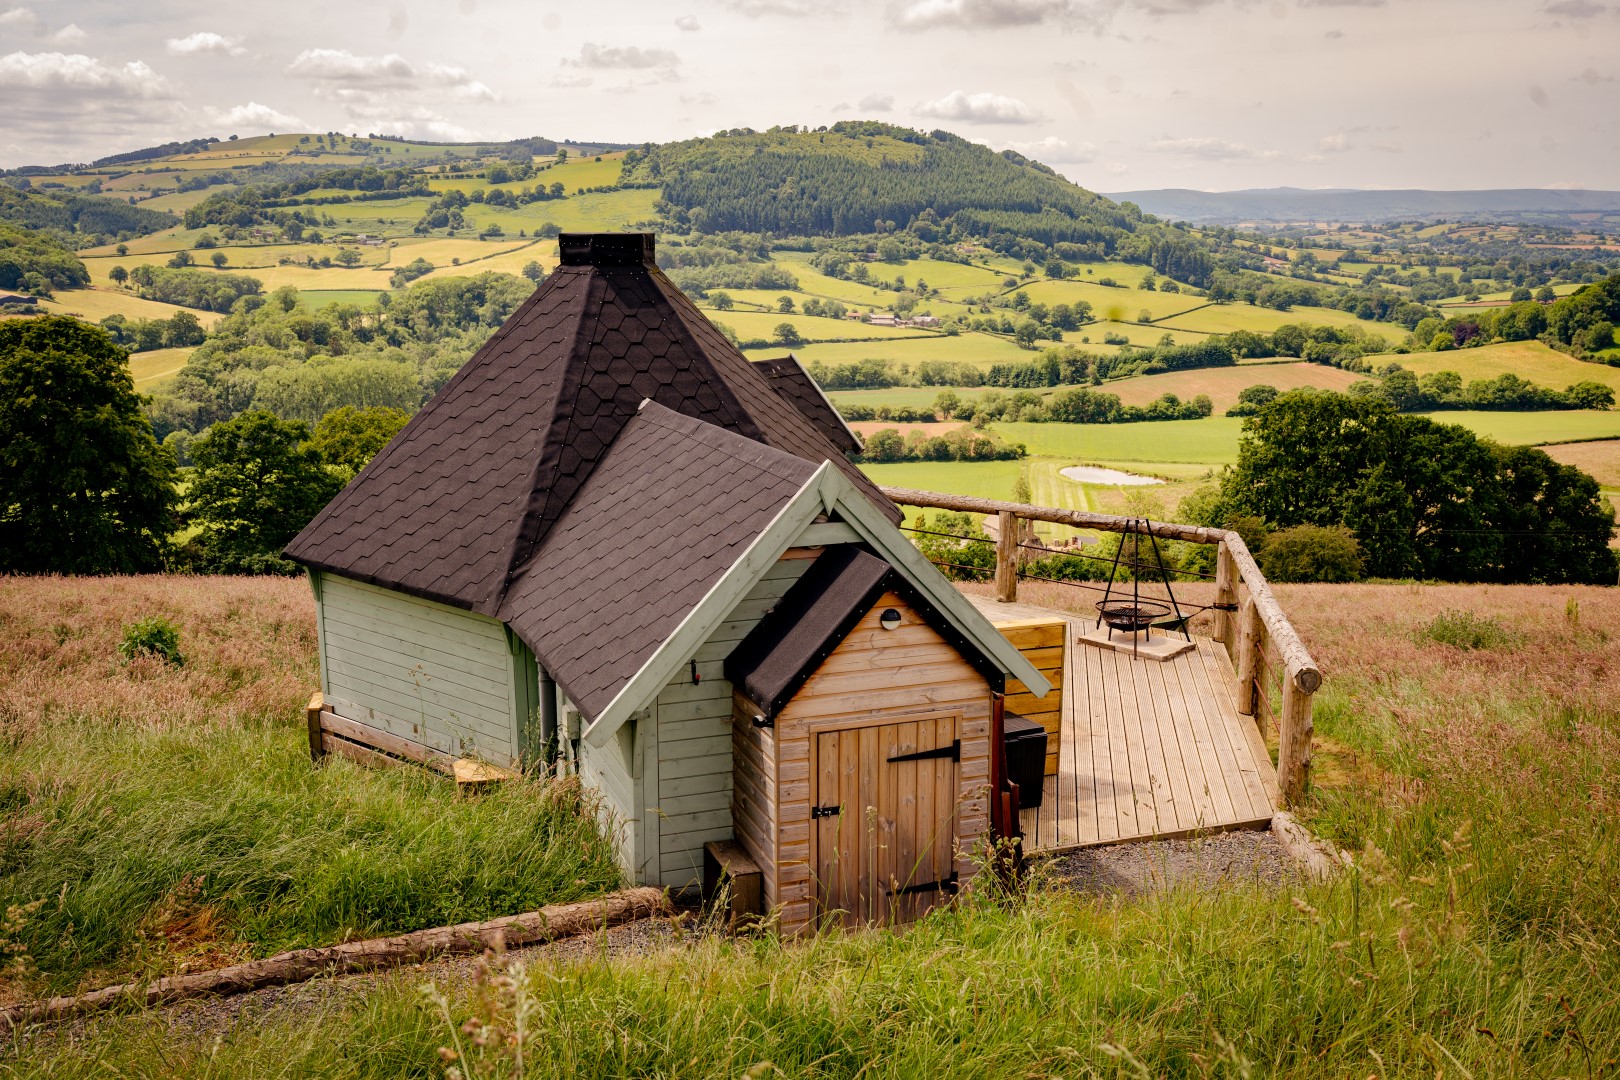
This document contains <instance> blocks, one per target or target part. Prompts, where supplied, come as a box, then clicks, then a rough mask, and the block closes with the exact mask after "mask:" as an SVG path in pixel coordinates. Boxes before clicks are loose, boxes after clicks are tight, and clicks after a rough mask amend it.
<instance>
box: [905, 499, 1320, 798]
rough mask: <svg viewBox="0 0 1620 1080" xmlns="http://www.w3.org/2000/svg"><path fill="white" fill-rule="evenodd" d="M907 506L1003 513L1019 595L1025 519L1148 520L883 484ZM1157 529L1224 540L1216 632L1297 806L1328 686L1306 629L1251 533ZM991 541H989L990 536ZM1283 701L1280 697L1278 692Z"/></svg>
mask: <svg viewBox="0 0 1620 1080" xmlns="http://www.w3.org/2000/svg"><path fill="white" fill-rule="evenodd" d="M882 490H883V494H885V495H887V496H888V497H889V498H890V499H892V500H893V501H894V502H896V503H898V504H899V505H901V506H919V507H928V508H931V509H938V510H953V511H957V512H960V513H969V514H984V515H991V516H994V517H995V518H996V524H997V533H996V537H997V538H996V540H995V545H996V567H995V587H996V599H997V600H999V601H1002V602H1003V603H1012V602H1015V601H1016V600H1017V599H1018V568H1019V557H1018V547H1019V544H1018V536H1019V529H1020V523H1021V522H1022V521H1025V520H1028V521H1047V522H1052V523H1054V524H1058V525H1068V526H1071V527H1074V528H1080V529H1095V530H1098V531H1100V532H1117V533H1124V532H1131V531H1136V532H1140V531H1142V529H1143V522H1142V519H1141V518H1131V517H1122V516H1119V515H1115V514H1097V513H1092V512H1090V511H1086V510H1065V509H1061V508H1059V507H1052V506H1033V505H1030V504H1028V503H1015V502H1004V501H1002V500H999V499H981V498H976V497H973V496H967V495H948V494H945V493H943V492H938V491H919V490H916V489H913V488H895V487H886V488H883V489H882ZM1146 529H1147V531H1148V532H1150V533H1151V534H1152V535H1154V536H1156V537H1159V538H1160V539H1163V540H1181V541H1185V542H1187V543H1193V544H1212V545H1215V546H1216V551H1217V554H1216V559H1215V602H1214V605H1213V606H1212V607H1211V609H1210V610H1211V611H1212V613H1213V615H1214V621H1215V626H1214V631H1213V634H1212V637H1213V638H1214V639H1215V640H1216V641H1219V642H1221V643H1222V644H1223V645H1224V646H1225V647H1226V651H1227V655H1228V656H1230V657H1231V660H1232V666H1233V669H1234V671H1235V673H1236V682H1237V706H1238V712H1240V713H1243V714H1244V715H1246V716H1252V717H1254V719H1255V722H1256V723H1257V724H1259V725H1260V727H1261V730H1262V731H1266V730H1268V729H1270V730H1274V731H1275V732H1276V733H1277V783H1278V787H1279V789H1280V790H1281V794H1282V799H1283V803H1284V805H1289V806H1291V805H1294V804H1296V803H1297V802H1298V801H1299V800H1300V799H1301V798H1302V797H1303V796H1304V794H1305V790H1306V788H1307V786H1308V785H1309V783H1310V768H1311V740H1312V735H1313V725H1312V723H1311V698H1312V696H1313V695H1314V694H1315V693H1316V691H1317V689H1318V688H1319V687H1320V686H1321V685H1322V672H1321V670H1320V669H1319V668H1318V667H1317V666H1316V661H1314V660H1313V659H1311V654H1310V651H1309V650H1308V649H1306V648H1305V643H1304V642H1303V641H1302V640H1300V637H1299V633H1298V632H1297V631H1296V630H1295V629H1294V627H1293V625H1292V624H1291V623H1290V622H1289V621H1288V616H1287V615H1285V614H1284V613H1283V609H1282V605H1280V604H1278V603H1277V598H1276V597H1275V596H1273V595H1272V593H1271V586H1270V585H1269V584H1267V582H1266V577H1265V575H1264V574H1262V573H1261V572H1260V567H1259V565H1258V564H1256V563H1255V561H1254V556H1253V555H1251V554H1250V553H1249V547H1248V545H1247V544H1245V543H1244V542H1243V538H1242V537H1241V536H1239V535H1238V534H1237V533H1235V532H1232V531H1230V530H1228V529H1211V528H1205V527H1202V526H1197V525H1179V524H1176V523H1174V522H1168V521H1153V522H1148V523H1147V524H1146ZM986 542H987V543H988V542H989V541H988V540H986ZM1274 696H1275V698H1276V701H1275V702H1274V701H1273V698H1274Z"/></svg>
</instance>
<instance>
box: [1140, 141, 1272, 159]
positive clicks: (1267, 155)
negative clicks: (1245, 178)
mask: <svg viewBox="0 0 1620 1080" xmlns="http://www.w3.org/2000/svg"><path fill="white" fill-rule="evenodd" d="M1148 149H1149V150H1153V151H1156V152H1158V153H1161V154H1179V155H1181V156H1183V157H1193V158H1198V159H1200V160H1202V161H1256V160H1258V161H1275V160H1276V159H1277V158H1280V157H1282V154H1280V153H1278V152H1277V151H1276V150H1255V149H1254V148H1252V147H1250V146H1248V145H1246V144H1244V143H1240V142H1232V141H1231V140H1229V139H1217V138H1215V137H1213V136H1209V135H1203V136H1194V137H1190V138H1184V139H1170V138H1164V139H1155V140H1154V141H1153V142H1151V143H1149V144H1148Z"/></svg>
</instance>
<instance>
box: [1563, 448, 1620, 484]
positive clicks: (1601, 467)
mask: <svg viewBox="0 0 1620 1080" xmlns="http://www.w3.org/2000/svg"><path fill="white" fill-rule="evenodd" d="M1546 450H1547V453H1549V454H1551V455H1552V457H1553V459H1554V460H1555V461H1560V462H1563V463H1564V464H1565V465H1573V466H1575V467H1576V468H1577V469H1580V470H1581V471H1583V472H1585V473H1587V474H1588V475H1590V476H1592V477H1593V478H1594V479H1596V480H1597V482H1598V483H1599V484H1601V485H1602V486H1603V487H1604V488H1606V489H1609V490H1612V491H1614V492H1616V493H1620V439H1604V440H1601V441H1597V442H1578V443H1561V444H1559V445H1557V446H1549V447H1547V448H1546Z"/></svg>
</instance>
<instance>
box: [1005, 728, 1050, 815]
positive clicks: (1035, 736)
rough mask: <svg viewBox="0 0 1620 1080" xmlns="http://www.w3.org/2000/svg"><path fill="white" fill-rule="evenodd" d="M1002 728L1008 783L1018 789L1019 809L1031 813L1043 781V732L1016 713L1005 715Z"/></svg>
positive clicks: (1044, 765)
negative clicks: (1010, 782) (1013, 784)
mask: <svg viewBox="0 0 1620 1080" xmlns="http://www.w3.org/2000/svg"><path fill="white" fill-rule="evenodd" d="M1002 725H1003V728H1004V730H1005V732H1006V734H1005V735H1003V739H1004V740H1005V746H1006V755H1007V757H1006V761H1007V779H1008V780H1010V781H1012V782H1013V783H1015V784H1017V785H1018V809H1020V810H1034V809H1036V808H1037V807H1039V806H1040V805H1041V789H1042V788H1043V787H1044V786H1045V780H1046V776H1045V773H1046V729H1045V728H1043V727H1041V725H1039V724H1037V723H1036V722H1035V721H1033V720H1025V719H1024V718H1023V717H1022V716H1019V715H1018V714H1017V713H1007V714H1005V715H1004V717H1003V718H1002Z"/></svg>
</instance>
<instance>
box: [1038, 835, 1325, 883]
mask: <svg viewBox="0 0 1620 1080" xmlns="http://www.w3.org/2000/svg"><path fill="white" fill-rule="evenodd" d="M1050 869H1051V872H1052V874H1053V877H1054V878H1055V880H1056V882H1057V883H1059V884H1060V885H1062V886H1064V887H1067V888H1071V889H1075V890H1077V891H1079V892H1083V893H1089V894H1091V895H1095V896H1104V895H1110V894H1117V895H1122V896H1125V897H1138V896H1145V895H1148V894H1150V893H1154V892H1160V891H1162V890H1164V889H1167V888H1172V887H1174V886H1178V885H1192V886H1195V887H1197V888H1200V889H1216V888H1221V887H1225V886H1231V885H1266V886H1271V887H1278V886H1282V885H1287V884H1289V883H1291V882H1295V881H1298V880H1300V877H1301V875H1300V868H1299V864H1298V863H1297V862H1295V861H1294V859H1293V858H1292V857H1291V856H1290V855H1289V854H1288V852H1287V850H1286V849H1284V847H1283V846H1282V844H1281V843H1279V842H1278V840H1277V838H1276V837H1275V836H1273V835H1272V834H1271V833H1270V832H1257V831H1253V830H1247V829H1239V830H1233V831H1231V832H1221V833H1214V834H1212V835H1210V836H1201V837H1198V838H1196V839H1192V840H1153V841H1146V842H1142V843H1134V844H1115V845H1113V846H1111V847H1100V848H1088V849H1086V850H1084V851H1076V852H1073V853H1071V854H1069V855H1060V856H1058V857H1056V858H1054V859H1053V860H1052V862H1051V864H1050Z"/></svg>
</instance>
